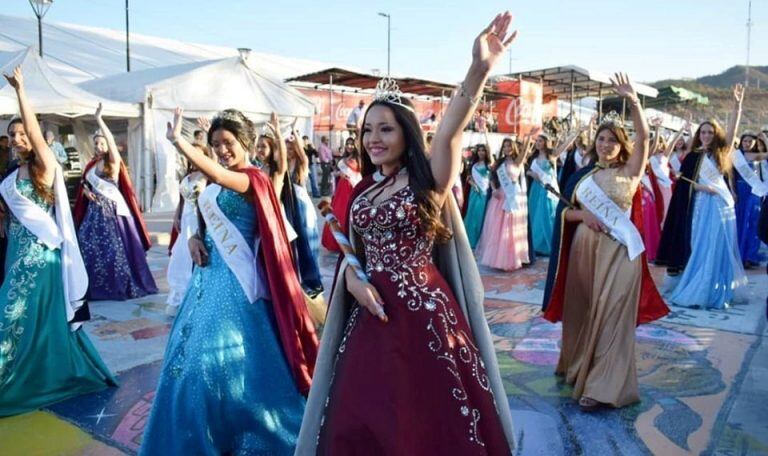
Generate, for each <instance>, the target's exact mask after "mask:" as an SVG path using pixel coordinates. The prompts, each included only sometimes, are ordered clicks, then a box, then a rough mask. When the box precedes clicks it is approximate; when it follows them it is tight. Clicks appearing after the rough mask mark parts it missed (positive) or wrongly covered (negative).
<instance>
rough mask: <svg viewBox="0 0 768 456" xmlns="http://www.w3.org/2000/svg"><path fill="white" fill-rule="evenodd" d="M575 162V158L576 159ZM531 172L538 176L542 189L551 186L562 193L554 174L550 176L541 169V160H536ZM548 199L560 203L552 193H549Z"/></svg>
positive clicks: (532, 164)
mask: <svg viewBox="0 0 768 456" xmlns="http://www.w3.org/2000/svg"><path fill="white" fill-rule="evenodd" d="M574 160H575V158H574ZM531 172H532V173H533V175H534V176H536V180H538V181H539V182H541V185H542V187H545V186H547V185H549V186H550V187H552V188H553V189H554V190H555V191H556V192H558V193H560V187H559V186H558V185H557V179H555V178H554V176H553V175H552V174H549V173H548V172H546V171H544V170H543V169H541V165H539V160H538V159H535V160H533V162H532V163H531ZM547 197H548V198H549V199H551V200H552V201H555V202H558V201H559V199H558V198H557V196H556V195H555V194H553V193H552V192H549V191H548V192H547Z"/></svg>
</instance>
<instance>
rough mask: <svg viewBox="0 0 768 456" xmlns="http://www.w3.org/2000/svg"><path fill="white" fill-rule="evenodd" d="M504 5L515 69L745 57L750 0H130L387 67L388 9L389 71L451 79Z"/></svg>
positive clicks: (63, 18) (170, 14)
mask: <svg viewBox="0 0 768 456" xmlns="http://www.w3.org/2000/svg"><path fill="white" fill-rule="evenodd" d="M0 2H2V5H3V7H2V13H3V14H10V15H16V16H26V17H33V15H32V9H31V8H30V6H29V3H28V1H27V0H0ZM124 8H125V1H124V0H55V1H54V4H53V6H52V7H51V9H50V11H49V12H48V15H47V16H46V20H50V21H55V22H68V23H75V24H81V25H89V26H97V27H107V28H113V29H123V28H124V21H125V17H124ZM504 8H507V9H509V10H510V11H512V13H513V14H514V16H515V23H514V26H515V27H516V28H518V29H519V31H520V36H519V39H518V41H517V43H515V44H514V45H513V46H514V48H513V50H512V59H513V60H512V62H511V63H512V68H513V70H515V71H516V70H529V69H535V68H543V67H547V66H556V65H568V64H575V65H579V66H583V67H586V68H590V69H594V70H599V71H603V72H613V71H618V70H623V71H627V72H629V73H630V74H631V75H632V76H633V77H634V78H635V79H637V80H640V81H646V82H650V81H655V80H658V79H663V78H668V77H675V78H677V77H698V76H704V75H707V74H715V73H719V72H721V71H723V70H724V69H726V68H728V67H730V66H732V65H735V64H744V62H745V60H746V27H745V24H746V21H747V1H745V0H732V1H724V0H698V1H692V0H667V1H662V0H645V1H635V0H629V1H624V0H613V1H605V0H581V1H551V0H536V1H526V2H522V1H517V2H507V3H505V2H499V1H487V0H471V1H453V0H443V1H433V0H396V1H388V2H385V1H379V0H369V1H359V0H358V1H333V0H326V1H309V0H302V1H281V2H278V1H272V2H265V1H263V0H262V1H256V0H219V1H212V0H205V1H203V0H186V1H183V0H130V9H131V31H132V32H136V33H142V34H147V35H156V36H161V37H166V38H173V39H179V40H185V41H192V42H199V43H207V44H215V45H223V46H231V47H251V48H253V49H254V50H258V51H262V52H271V53H275V54H280V55H285V56H289V57H303V58H311V59H316V60H322V61H327V62H331V63H337V64H342V65H354V66H356V67H359V68H363V69H372V68H379V69H382V70H385V69H386V57H387V50H386V44H387V42H386V39H387V35H386V34H387V29H386V19H384V18H382V17H379V16H378V15H377V14H376V13H377V12H379V11H383V12H387V13H389V14H391V16H392V72H393V73H398V74H408V75H413V76H421V77H431V78H435V79H440V80H446V81H453V80H458V79H460V78H461V77H462V76H463V72H464V71H465V69H466V66H467V65H468V63H469V60H470V49H471V45H472V40H473V39H474V37H475V35H476V34H477V33H478V32H479V31H480V30H481V29H482V28H483V27H484V26H485V25H486V23H487V22H488V21H490V19H492V18H493V16H494V15H495V14H496V13H497V12H498V11H500V10H502V9H504ZM752 16H753V23H754V26H753V28H752V54H751V63H752V64H753V65H768V47H767V46H766V45H765V43H768V2H765V1H764V0H754V1H753V5H752ZM502 69H503V71H504V72H506V71H508V69H509V60H508V58H505V59H504V62H503V65H501V68H499V69H498V70H499V71H498V72H501V71H502Z"/></svg>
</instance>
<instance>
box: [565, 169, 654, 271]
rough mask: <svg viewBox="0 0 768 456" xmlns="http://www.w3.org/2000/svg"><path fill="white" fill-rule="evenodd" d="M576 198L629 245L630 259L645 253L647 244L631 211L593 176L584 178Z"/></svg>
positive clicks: (613, 233) (612, 234) (618, 238)
mask: <svg viewBox="0 0 768 456" xmlns="http://www.w3.org/2000/svg"><path fill="white" fill-rule="evenodd" d="M576 198H577V199H578V200H579V202H580V203H581V204H582V206H584V207H585V208H587V209H588V210H589V212H591V213H593V214H595V216H596V217H597V218H598V220H600V223H602V224H603V225H605V226H607V227H608V228H609V230H610V235H611V236H612V237H613V238H614V239H616V240H617V241H618V242H620V243H621V244H623V245H624V246H626V247H627V254H628V255H629V259H630V260H634V259H635V258H637V256H638V255H640V254H641V253H643V251H644V250H645V245H644V244H643V238H642V236H640V232H639V231H638V230H637V227H635V225H634V223H632V220H631V219H630V218H629V212H630V211H631V209H630V211H626V212H625V211H622V210H621V208H620V207H619V206H617V205H616V203H614V202H613V200H612V199H610V198H609V197H608V195H606V194H605V192H604V191H603V189H601V188H600V186H599V185H597V182H595V180H594V179H593V178H592V176H589V177H587V178H586V179H584V180H583V181H582V182H581V183H580V184H579V186H578V188H577V189H576Z"/></svg>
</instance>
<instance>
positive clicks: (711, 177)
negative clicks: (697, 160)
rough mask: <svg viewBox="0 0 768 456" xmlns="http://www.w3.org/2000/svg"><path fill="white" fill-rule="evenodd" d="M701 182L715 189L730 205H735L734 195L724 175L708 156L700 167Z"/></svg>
mask: <svg viewBox="0 0 768 456" xmlns="http://www.w3.org/2000/svg"><path fill="white" fill-rule="evenodd" d="M699 183H700V184H702V185H709V186H710V187H713V188H714V189H715V192H716V193H717V195H718V196H719V197H720V198H722V199H723V201H725V204H726V205H727V206H728V207H733V206H734V201H733V195H731V191H730V189H728V185H726V183H725V179H724V178H723V175H722V174H721V173H720V170H718V169H717V166H715V164H714V163H713V162H712V159H710V158H709V157H708V156H704V159H703V160H702V161H701V166H700V167H699Z"/></svg>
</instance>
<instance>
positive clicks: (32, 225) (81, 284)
mask: <svg viewBox="0 0 768 456" xmlns="http://www.w3.org/2000/svg"><path fill="white" fill-rule="evenodd" d="M18 173H19V170H18V169H17V170H16V171H14V172H12V173H11V174H10V175H9V176H8V177H6V178H5V180H3V182H2V184H0V193H1V194H2V195H3V198H4V199H5V202H6V204H7V205H8V209H10V211H11V212H13V215H14V216H15V217H16V218H17V219H18V220H19V222H21V224H22V225H24V227H25V228H26V229H28V230H29V231H30V232H31V233H32V234H34V235H35V236H36V237H37V238H38V239H39V240H40V241H41V242H42V243H43V244H45V245H46V247H48V248H49V249H57V248H61V277H62V284H63V287H64V296H65V305H66V314H67V321H70V320H72V318H74V316H75V311H76V310H77V309H79V308H80V307H81V306H82V305H83V301H82V300H83V296H85V293H86V291H88V273H87V272H86V270H85V263H83V257H82V256H81V254H80V246H79V245H78V243H77V234H76V233H75V224H74V222H73V221H72V213H71V212H70V210H69V199H68V198H67V187H66V186H65V184H64V176H63V175H62V171H61V168H60V167H58V166H57V167H56V170H55V175H54V179H53V194H54V201H55V203H54V209H53V211H52V212H51V211H48V212H46V211H44V210H43V209H42V208H41V207H40V206H38V205H37V204H35V203H34V202H32V200H30V199H28V198H27V197H25V196H24V195H22V194H21V193H19V190H18V189H17V188H16V176H17V175H18ZM81 324H82V322H80V323H72V324H70V329H71V330H72V331H74V330H76V329H77V328H79V327H80V326H81Z"/></svg>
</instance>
